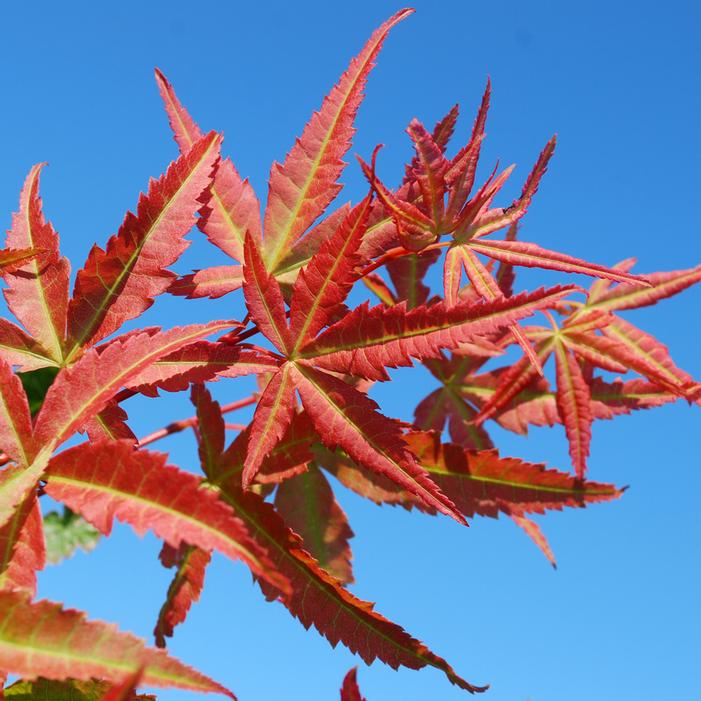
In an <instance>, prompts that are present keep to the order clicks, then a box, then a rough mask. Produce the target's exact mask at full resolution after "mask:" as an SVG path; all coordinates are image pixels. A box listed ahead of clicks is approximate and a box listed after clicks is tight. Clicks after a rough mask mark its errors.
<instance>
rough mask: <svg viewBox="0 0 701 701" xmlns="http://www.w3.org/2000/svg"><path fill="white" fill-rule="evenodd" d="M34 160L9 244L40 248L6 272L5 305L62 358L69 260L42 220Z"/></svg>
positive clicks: (50, 353)
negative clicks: (28, 259)
mask: <svg viewBox="0 0 701 701" xmlns="http://www.w3.org/2000/svg"><path fill="white" fill-rule="evenodd" d="M44 165H45V164H43V163H40V164H38V165H35V166H34V167H33V168H32V169H31V171H30V172H29V175H28V176H27V180H26V182H25V184H24V187H23V188H22V193H21V194H20V208H19V211H18V212H17V213H16V214H15V215H14V216H13V217H12V228H11V229H10V230H9V231H8V234H7V244H8V246H12V247H15V248H19V247H29V248H33V247H35V248H41V249H42V252H41V254H40V255H39V256H37V257H36V258H34V259H33V260H31V261H29V262H28V263H27V264H26V265H24V266H22V267H21V268H20V269H18V270H16V271H14V272H13V273H12V274H10V275H6V276H5V281H6V282H7V284H8V288H7V289H6V290H4V291H3V293H4V295H5V299H6V301H7V306H8V308H9V309H10V311H11V312H12V313H13V314H14V315H15V316H16V317H17V319H19V321H20V322H21V323H22V325H23V326H24V327H25V328H26V329H27V331H29V333H30V334H31V335H32V336H33V337H34V338H35V339H36V341H37V343H38V344H39V345H40V346H41V347H42V349H44V352H45V353H46V355H47V356H48V358H50V359H51V360H52V361H55V362H60V361H61V360H62V359H63V349H64V345H65V340H66V323H67V317H68V285H69V275H70V264H69V263H68V260H67V259H66V258H64V257H62V256H61V255H60V253H59V250H58V236H57V234H56V232H55V231H54V229H53V227H52V226H51V224H50V223H49V222H46V221H45V219H44V214H43V212H42V206H41V198H40V197H39V176H40V173H41V169H42V167H43V166H44Z"/></svg>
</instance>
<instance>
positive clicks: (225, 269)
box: [168, 265, 243, 299]
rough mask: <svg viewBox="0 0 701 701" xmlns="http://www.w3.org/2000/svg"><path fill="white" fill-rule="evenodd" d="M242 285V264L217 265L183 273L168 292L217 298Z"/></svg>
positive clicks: (184, 295)
mask: <svg viewBox="0 0 701 701" xmlns="http://www.w3.org/2000/svg"><path fill="white" fill-rule="evenodd" d="M241 285H243V268H242V267H241V266H240V265H217V266H215V267H213V268H206V269H205V270H197V271H195V272H194V273H192V274H191V275H183V276H182V277H180V278H178V279H177V280H175V281H174V282H173V283H172V284H171V286H170V287H169V288H168V292H170V293H171V294H173V295H179V296H181V297H187V298H188V299H200V298H202V297H209V298H210V299H217V298H218V297H223V296H224V295H226V294H229V292H234V291H235V290H238V289H239V288H240V287H241Z"/></svg>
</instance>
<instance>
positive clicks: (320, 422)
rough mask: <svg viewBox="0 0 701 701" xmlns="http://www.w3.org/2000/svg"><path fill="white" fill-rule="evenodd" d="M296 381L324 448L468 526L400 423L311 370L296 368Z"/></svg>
mask: <svg viewBox="0 0 701 701" xmlns="http://www.w3.org/2000/svg"><path fill="white" fill-rule="evenodd" d="M294 378H295V383H296V386H297V390H298V391H299V394H300V396H301V397H302V404H303V405H304V408H305V410H306V411H307V413H308V414H309V416H310V417H311V419H312V421H313V423H314V426H315V427H316V429H317V431H318V432H319V435H320V436H321V439H322V440H323V442H324V443H325V444H327V445H330V446H341V447H342V448H343V449H344V450H345V451H347V452H348V454H349V455H350V456H351V457H352V458H353V459H354V460H356V461H357V462H359V463H360V464H362V465H364V466H366V467H367V468H368V469H370V470H372V471H374V472H378V473H379V474H381V475H384V476H385V477H388V478H389V479H391V480H393V481H394V482H396V483H397V484H398V485H400V486H401V487H402V488H404V489H406V490H407V491H409V492H411V493H412V494H414V495H415V496H416V497H417V498H419V499H420V500H421V501H422V502H423V503H425V504H426V505H427V506H428V507H430V508H434V509H436V510H438V511H440V512H441V513H443V514H445V515H446V516H450V517H452V518H454V519H455V520H456V521H458V523H463V524H464V523H465V520H464V519H463V517H462V516H461V515H460V513H459V512H458V511H457V510H456V508H455V505H454V504H453V503H452V502H451V501H450V499H448V498H447V497H446V496H445V495H444V494H443V493H442V492H441V490H440V489H439V488H438V487H437V486H436V485H435V484H434V483H433V482H432V481H431V479H430V478H429V477H428V475H427V474H426V473H425V471H424V470H423V469H422V468H421V467H420V466H419V464H418V463H417V461H416V458H415V457H414V456H413V455H412V453H411V452H410V451H409V450H407V447H406V444H405V442H404V439H403V436H402V432H401V430H400V428H399V425H398V424H397V422H395V421H393V420H391V419H388V418H387V417H385V416H383V415H382V414H380V413H379V412H378V411H377V404H375V402H373V401H372V400H371V399H370V398H369V397H367V396H366V395H364V394H362V393H361V392H358V391H357V390H356V389H355V388H353V387H351V386H349V385H347V384H346V383H345V382H343V381H342V380H339V379H337V378H335V377H333V376H331V375H329V374H327V373H322V372H319V371H317V370H314V369H313V368H310V367H303V366H299V367H296V368H295V371H294Z"/></svg>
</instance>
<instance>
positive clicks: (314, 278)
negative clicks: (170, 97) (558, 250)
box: [243, 201, 575, 522]
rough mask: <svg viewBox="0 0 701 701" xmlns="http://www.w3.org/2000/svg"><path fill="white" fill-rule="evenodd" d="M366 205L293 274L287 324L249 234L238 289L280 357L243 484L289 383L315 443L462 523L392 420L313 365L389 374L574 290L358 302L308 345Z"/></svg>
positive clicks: (287, 409)
mask: <svg viewBox="0 0 701 701" xmlns="http://www.w3.org/2000/svg"><path fill="white" fill-rule="evenodd" d="M368 205H369V201H366V203H364V204H361V205H359V206H358V208H356V210H353V211H351V212H350V213H349V214H348V216H347V217H346V218H345V219H344V221H343V223H342V224H341V225H340V226H339V229H338V230H337V232H336V234H335V235H333V236H332V237H331V239H330V240H329V243H328V244H325V245H324V246H322V248H321V249H320V250H319V252H318V253H317V254H316V255H315V256H314V257H313V258H312V260H311V261H310V263H309V264H308V266H307V268H305V270H304V271H302V272H301V273H300V277H299V281H298V282H297V283H295V287H294V289H293V294H292V299H291V302H290V307H291V315H292V312H295V317H294V318H293V319H292V324H293V327H292V328H291V327H290V326H288V324H287V320H286V314H285V302H284V297H283V293H282V290H281V288H280V285H279V283H278V281H277V280H276V279H275V277H274V276H273V275H271V274H270V273H268V271H267V270H266V269H265V266H264V264H263V261H262V259H261V257H260V254H259V252H258V249H257V246H256V244H255V241H254V240H253V239H252V238H251V237H250V236H249V237H248V238H247V240H246V251H245V258H246V262H245V266H244V295H245V297H246V301H247V305H248V308H249V311H250V314H251V318H252V319H253V321H254V322H255V323H256V325H257V328H258V329H259V330H260V331H262V332H263V333H264V335H265V336H266V337H267V338H268V339H269V340H270V341H271V342H272V343H273V345H274V346H275V347H276V349H277V350H278V351H279V352H280V353H281V354H282V355H283V356H285V358H280V360H279V369H278V371H277V373H276V374H274V375H273V377H272V379H271V380H270V381H269V385H268V387H269V389H266V390H265V393H264V399H265V401H262V402H261V403H260V404H259V407H258V408H257V410H256V413H255V415H254V420H253V425H252V431H251V436H250V438H251V440H250V442H249V445H248V451H249V454H248V456H247V458H246V469H245V470H244V474H243V481H244V485H245V486H248V485H250V484H251V483H252V481H253V479H254V478H255V476H256V474H257V471H258V469H259V468H260V465H261V464H262V462H263V460H264V458H265V457H266V455H268V454H269V453H270V451H271V450H272V449H273V448H274V446H275V443H276V442H277V441H278V440H279V439H280V437H281V436H282V434H283V432H284V431H285V429H286V427H287V424H288V423H289V421H290V420H291V417H292V414H293V408H294V388H295V387H296V388H297V390H298V392H299V394H300V396H301V398H302V403H303V405H304V407H305V410H306V411H307V413H308V414H309V416H310V418H311V419H312V422H313V423H314V424H315V427H316V429H317V431H318V432H319V434H320V435H321V437H322V440H324V441H325V442H326V443H327V444H329V445H331V446H333V447H335V446H336V445H340V446H341V447H342V448H343V449H344V450H346V451H347V452H348V453H349V454H350V455H352V456H353V457H354V459H356V460H359V461H361V462H363V461H364V464H366V466H368V467H369V468H370V469H374V470H376V471H379V472H380V473H381V474H384V475H386V476H388V477H390V478H391V479H394V480H395V481H397V482H398V484H400V485H402V487H403V488H405V489H409V490H414V492H415V493H416V494H417V496H419V497H420V498H421V499H424V500H425V502H426V504H427V506H430V507H431V508H436V509H438V510H439V511H441V512H442V513H445V514H448V515H451V516H452V517H454V518H456V519H457V520H458V521H460V522H462V521H463V519H462V517H461V516H460V515H459V514H457V513H456V511H455V509H454V508H453V505H452V504H451V503H450V501H449V500H447V499H445V497H444V496H443V495H441V494H440V490H437V489H436V487H435V485H433V484H432V483H431V481H430V480H429V479H427V477H426V475H425V474H423V472H422V470H421V468H420V467H419V466H418V465H417V464H416V461H415V459H414V458H413V457H412V456H411V453H409V452H408V451H407V450H406V448H405V446H404V444H403V440H402V438H401V435H400V434H399V432H398V429H397V427H396V425H395V424H394V423H393V422H392V421H390V420H388V419H386V418H385V417H383V416H382V415H381V414H379V413H377V412H376V411H375V409H376V405H375V404H374V403H373V402H370V401H369V400H368V399H367V397H365V396H363V394H362V393H360V392H358V391H357V390H355V389H353V388H352V387H350V386H349V385H346V384H345V383H343V382H340V381H339V380H337V379H336V378H334V377H333V376H332V375H329V374H327V373H321V372H319V371H318V370H317V367H321V368H325V369H328V370H332V371H336V372H341V373H350V374H352V375H357V376H360V377H365V378H368V379H386V378H387V374H386V371H385V366H389V367H397V366H399V365H409V364H411V359H412V357H413V358H417V359H424V358H430V357H435V355H436V354H437V353H438V352H439V350H440V349H441V348H443V347H446V346H450V347H454V346H455V345H457V344H459V343H460V342H464V341H468V340H471V339H472V338H473V337H474V336H475V334H479V333H485V332H491V331H495V330H499V329H501V328H503V326H506V325H509V324H511V323H513V322H514V321H516V320H518V319H520V318H523V317H524V316H528V315H529V314H531V313H533V311H535V310H537V309H541V308H543V307H547V306H549V305H552V304H554V303H555V302H556V301H557V300H559V299H560V298H561V297H563V296H565V295H566V294H568V293H569V292H570V291H571V290H573V289H575V288H573V287H561V288H552V289H550V290H539V291H537V292H535V293H532V294H531V295H519V296H516V297H513V298H510V299H500V300H496V301H494V302H493V303H490V304H481V305H469V304H461V305H457V306H455V307H452V308H446V307H445V305H442V304H441V303H438V304H434V305H429V306H422V307H417V308H416V309H414V310H411V311H409V312H407V310H406V307H405V305H396V306H394V307H383V306H381V307H375V308H373V309H368V308H367V306H361V307H359V308H358V309H356V310H355V311H353V312H349V313H347V314H345V315H344V316H343V317H342V318H341V320H340V321H338V322H336V323H335V324H333V325H332V326H330V327H329V328H328V329H327V330H326V331H323V332H322V333H321V335H320V336H318V337H317V338H316V339H312V340H310V341H309V342H305V341H304V338H305V336H307V334H308V332H309V329H310V328H320V327H322V326H323V325H324V324H326V323H327V321H328V320H329V314H330V313H331V310H335V309H339V308H341V309H342V307H341V306H340V305H341V304H342V302H343V300H344V298H345V296H346V295H347V294H348V292H349V290H350V285H351V284H352V282H353V281H355V280H356V279H357V276H358V273H357V272H356V270H355V265H352V264H337V263H335V262H334V261H333V257H332V251H333V250H334V249H338V248H339V247H340V248H342V250H343V251H344V252H345V253H346V255H347V256H349V257H351V262H353V261H352V258H353V257H354V255H355V251H357V250H358V247H359V245H360V241H361V236H362V234H363V233H364V229H365V226H364V224H363V220H364V216H365V213H364V210H365V208H366V207H367V206H368ZM364 317H367V318H364ZM368 319H369V321H368ZM293 332H294V333H293ZM295 334H296V335H297V338H295Z"/></svg>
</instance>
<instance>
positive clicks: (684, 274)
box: [586, 265, 701, 311]
mask: <svg viewBox="0 0 701 701" xmlns="http://www.w3.org/2000/svg"><path fill="white" fill-rule="evenodd" d="M645 279H646V280H647V281H648V282H649V283H650V287H641V286H640V285H635V284H631V283H621V284H620V285H617V286H616V287H613V288H611V289H608V290H607V291H606V292H605V293H603V294H601V295H598V296H597V297H596V298H595V299H591V295H590V299H589V302H588V303H587V307H586V308H587V309H603V310H605V311H622V310H624V309H639V308H640V307H647V306H649V305H651V304H657V302H659V301H660V300H661V299H666V298H667V297H672V296H673V295H676V294H679V292H682V291H683V290H685V289H686V288H687V287H691V286H692V285H695V284H696V283H697V282H699V281H701V265H697V266H696V267H695V268H689V269H687V270H673V271H670V272H664V273H650V274H649V275H645Z"/></svg>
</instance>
